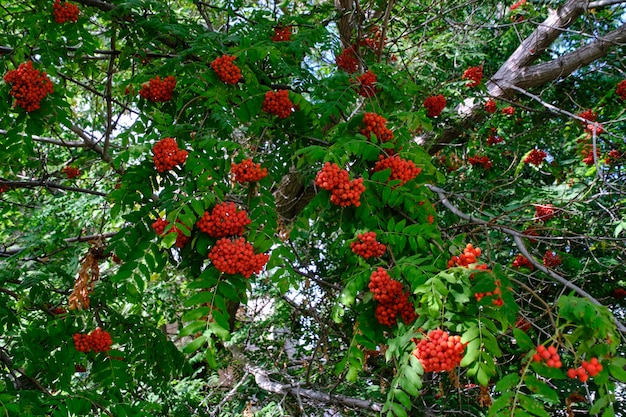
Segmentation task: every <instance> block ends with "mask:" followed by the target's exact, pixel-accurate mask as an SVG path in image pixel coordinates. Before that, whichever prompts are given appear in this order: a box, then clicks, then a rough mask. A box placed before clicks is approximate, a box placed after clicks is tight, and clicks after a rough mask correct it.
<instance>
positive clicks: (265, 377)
mask: <svg viewBox="0 0 626 417" xmlns="http://www.w3.org/2000/svg"><path fill="white" fill-rule="evenodd" d="M228 349H229V350H230V351H231V353H232V354H233V357H234V358H235V360H236V361H238V362H241V363H242V364H243V367H244V370H245V371H246V372H248V373H250V374H252V375H253V376H254V380H255V382H256V384H257V385H258V386H259V388H261V389H263V390H265V391H269V392H273V393H275V394H283V395H291V396H294V397H299V398H300V397H302V398H308V399H309V400H312V401H316V402H320V403H324V404H338V405H343V406H347V407H355V408H360V409H365V410H373V411H382V408H383V407H382V404H379V403H376V402H374V401H369V400H362V399H360V398H353V397H347V396H345V395H338V394H337V395H332V394H329V393H326V392H322V391H316V390H312V389H307V388H301V387H300V386H299V385H291V384H282V383H280V382H276V381H273V380H272V379H271V378H270V377H269V372H268V371H267V370H265V369H263V368H261V367H259V366H256V365H252V364H251V363H249V361H248V359H247V358H246V357H245V356H244V354H243V353H242V352H241V350H240V349H239V348H238V347H237V346H236V345H234V344H231V345H230V346H229V347H228Z"/></svg>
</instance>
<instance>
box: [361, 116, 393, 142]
mask: <svg viewBox="0 0 626 417" xmlns="http://www.w3.org/2000/svg"><path fill="white" fill-rule="evenodd" d="M363 124H364V125H365V127H363V128H362V129H361V134H362V135H363V136H365V137H367V138H368V139H369V138H370V137H371V135H372V133H373V134H374V136H376V138H377V139H378V140H379V141H381V142H389V141H390V140H392V139H393V132H392V131H391V130H389V129H387V119H385V118H384V117H383V116H380V115H378V114H376V113H365V114H364V115H363Z"/></svg>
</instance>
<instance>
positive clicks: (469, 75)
mask: <svg viewBox="0 0 626 417" xmlns="http://www.w3.org/2000/svg"><path fill="white" fill-rule="evenodd" d="M461 78H462V79H464V80H470V82H469V83H467V84H466V86H467V87H469V88H473V87H476V86H478V85H479V84H480V83H481V81H482V79H483V66H482V65H480V66H478V67H469V68H468V69H466V70H465V72H464V73H463V77H461Z"/></svg>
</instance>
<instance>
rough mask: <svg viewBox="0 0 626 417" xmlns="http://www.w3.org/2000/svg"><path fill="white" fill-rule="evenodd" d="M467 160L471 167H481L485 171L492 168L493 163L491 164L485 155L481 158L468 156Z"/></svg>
mask: <svg viewBox="0 0 626 417" xmlns="http://www.w3.org/2000/svg"><path fill="white" fill-rule="evenodd" d="M467 160H468V161H469V163H470V164H472V165H473V166H475V165H482V167H483V168H484V169H485V170H488V169H489V168H491V167H492V166H493V162H491V159H489V157H488V156H487V155H482V156H478V155H474V156H470V157H469V158H467Z"/></svg>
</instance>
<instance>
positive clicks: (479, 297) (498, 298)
mask: <svg viewBox="0 0 626 417" xmlns="http://www.w3.org/2000/svg"><path fill="white" fill-rule="evenodd" d="M495 284H496V289H495V290H493V291H488V292H477V293H476V294H474V298H476V301H478V302H480V300H482V299H483V298H484V297H491V296H496V298H494V299H493V300H492V301H491V302H492V303H493V305H495V306H497V307H502V306H503V305H504V300H503V299H502V288H501V287H500V285H501V283H500V280H499V279H497V280H496V281H495Z"/></svg>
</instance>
